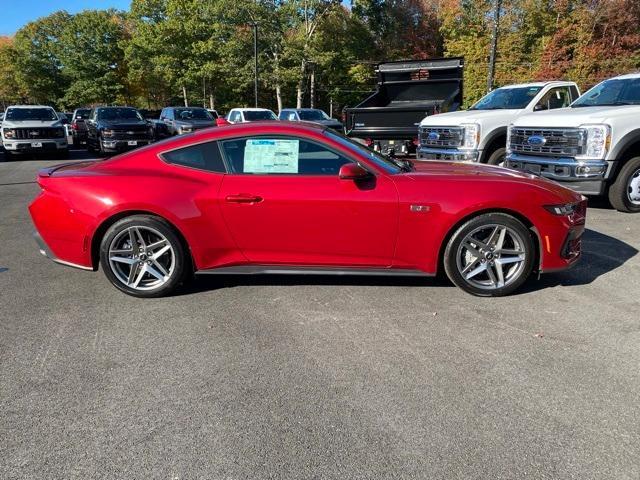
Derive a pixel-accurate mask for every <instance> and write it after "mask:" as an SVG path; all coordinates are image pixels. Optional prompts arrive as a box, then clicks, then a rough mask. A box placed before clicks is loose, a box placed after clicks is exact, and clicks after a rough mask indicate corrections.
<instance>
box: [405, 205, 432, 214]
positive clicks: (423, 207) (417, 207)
mask: <svg viewBox="0 0 640 480" xmlns="http://www.w3.org/2000/svg"><path fill="white" fill-rule="evenodd" d="M409 210H411V211H412V212H417V213H424V212H428V211H429V210H431V207H430V206H429V205H411V206H410V207H409Z"/></svg>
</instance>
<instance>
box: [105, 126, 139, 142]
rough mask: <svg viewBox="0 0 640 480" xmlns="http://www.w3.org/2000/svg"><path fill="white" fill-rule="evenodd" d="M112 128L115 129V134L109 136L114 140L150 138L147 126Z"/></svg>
mask: <svg viewBox="0 0 640 480" xmlns="http://www.w3.org/2000/svg"><path fill="white" fill-rule="evenodd" d="M110 130H113V136H111V137H109V138H111V139H114V140H148V139H149V131H148V130H147V128H145V127H142V128H139V127H136V128H127V129H115V128H112V129H110Z"/></svg>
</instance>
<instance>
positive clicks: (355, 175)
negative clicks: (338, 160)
mask: <svg viewBox="0 0 640 480" xmlns="http://www.w3.org/2000/svg"><path fill="white" fill-rule="evenodd" d="M370 175H371V174H370V173H369V172H368V171H366V170H365V169H364V168H362V167H361V166H360V165H358V164H357V163H345V164H344V165H342V166H341V167H340V172H339V173H338V176H339V177H340V179H341V180H362V179H364V178H367V177H369V176H370Z"/></svg>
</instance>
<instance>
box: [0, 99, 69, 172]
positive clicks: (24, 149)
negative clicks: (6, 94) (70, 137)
mask: <svg viewBox="0 0 640 480" xmlns="http://www.w3.org/2000/svg"><path fill="white" fill-rule="evenodd" d="M2 144H3V146H4V149H5V156H6V158H7V159H10V158H11V157H12V156H14V155H17V154H20V153H33V152H43V151H46V152H53V153H55V154H57V155H61V156H66V155H68V154H69V145H68V143H67V136H66V135H65V129H64V126H63V125H62V122H61V121H60V118H59V117H58V114H57V113H56V111H55V110H54V109H53V108H51V107H47V106H44V105H12V106H10V107H8V108H7V110H6V111H5V114H4V118H3V120H2Z"/></svg>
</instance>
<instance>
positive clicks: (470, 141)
mask: <svg viewBox="0 0 640 480" xmlns="http://www.w3.org/2000/svg"><path fill="white" fill-rule="evenodd" d="M461 127H462V128H463V129H464V133H463V136H462V145H461V147H460V148H467V149H469V150H473V149H475V148H478V144H479V143H480V125H478V124H477V123H465V124H462V125H461Z"/></svg>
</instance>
